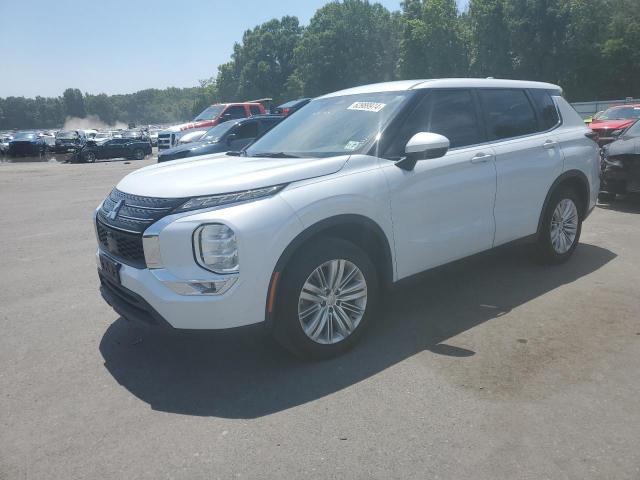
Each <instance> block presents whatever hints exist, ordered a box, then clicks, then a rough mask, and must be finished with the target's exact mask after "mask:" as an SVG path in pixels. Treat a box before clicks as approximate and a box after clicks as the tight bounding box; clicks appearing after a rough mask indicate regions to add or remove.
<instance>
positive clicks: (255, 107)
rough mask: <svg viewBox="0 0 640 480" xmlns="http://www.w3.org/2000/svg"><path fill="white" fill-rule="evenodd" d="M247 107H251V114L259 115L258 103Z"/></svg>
mask: <svg viewBox="0 0 640 480" xmlns="http://www.w3.org/2000/svg"><path fill="white" fill-rule="evenodd" d="M249 108H250V109H251V115H260V114H261V113H262V112H261V111H260V107H259V106H258V105H251V106H250V107H249Z"/></svg>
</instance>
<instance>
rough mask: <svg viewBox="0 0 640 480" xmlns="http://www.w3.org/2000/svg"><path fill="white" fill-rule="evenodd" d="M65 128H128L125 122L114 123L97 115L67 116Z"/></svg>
mask: <svg viewBox="0 0 640 480" xmlns="http://www.w3.org/2000/svg"><path fill="white" fill-rule="evenodd" d="M62 129H63V130H91V129H93V130H118V129H125V130H126V129H127V124H126V123H124V122H116V123H114V124H113V125H109V124H108V123H105V122H103V121H102V120H100V117H98V116H97V115H87V116H86V117H85V118H78V117H67V118H66V120H65V121H64V126H63V127H62Z"/></svg>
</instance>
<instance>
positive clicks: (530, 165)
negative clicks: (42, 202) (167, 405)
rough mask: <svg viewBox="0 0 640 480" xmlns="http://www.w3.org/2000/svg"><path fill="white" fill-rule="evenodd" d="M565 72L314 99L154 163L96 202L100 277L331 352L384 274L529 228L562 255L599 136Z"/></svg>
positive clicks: (208, 320)
mask: <svg viewBox="0 0 640 480" xmlns="http://www.w3.org/2000/svg"><path fill="white" fill-rule="evenodd" d="M589 134H590V130H589V129H588V128H587V127H586V126H585V125H584V123H583V122H582V119H581V118H580V116H579V115H578V114H577V113H576V112H575V111H574V110H573V108H572V107H571V106H570V105H569V104H568V103H567V102H566V101H565V100H564V99H563V98H562V96H561V90H560V88H559V87H557V86H555V85H550V84H545V83H536V82H522V81H510V80H493V79H487V80H484V79H448V80H413V81H400V82H390V83H382V84H377V85H367V86H363V87H358V88H352V89H348V90H344V91H341V92H337V93H332V94H329V95H325V96H323V97H320V98H317V99H315V100H313V101H311V102H310V103H309V104H308V105H306V106H305V107H304V108H302V109H301V110H300V111H298V112H296V113H295V115H292V116H291V117H289V118H287V119H286V120H284V121H283V122H282V123H280V124H279V125H277V126H276V127H275V128H273V129H272V130H270V131H269V132H268V133H267V134H266V135H264V136H263V137H262V138H259V139H258V140H257V141H255V142H254V143H253V144H252V145H250V146H249V147H248V148H246V149H245V150H244V151H242V152H235V153H233V152H230V153H229V154H227V155H224V154H216V155H209V156H203V157H198V158H195V159H185V160H179V161H175V162H170V163H163V164H158V165H153V166H149V167H146V168H143V169H141V170H138V171H136V172H133V173H131V174H129V175H128V176H126V177H125V178H124V179H123V180H122V181H121V182H120V183H119V184H118V185H117V187H116V188H115V189H114V190H113V191H112V192H111V194H110V195H109V196H108V197H107V198H106V199H105V200H104V202H103V203H102V204H101V205H100V207H99V208H98V209H97V210H96V213H95V227H96V233H97V236H98V240H99V248H98V252H97V259H98V266H99V274H100V279H101V284H102V285H101V291H102V295H103V296H104V298H105V299H106V301H107V302H108V303H109V304H111V305H112V306H113V308H114V309H115V310H116V311H117V312H118V313H119V314H121V315H122V316H123V317H125V318H128V319H132V320H139V321H142V322H146V323H150V324H155V325H164V326H169V327H173V328H179V329H223V328H229V327H238V326H242V325H249V324H253V323H257V322H266V325H267V326H268V328H269V329H270V331H272V332H273V334H274V335H275V337H276V338H277V339H278V340H279V341H280V342H281V343H282V344H283V345H285V346H286V347H288V348H289V349H291V350H292V351H294V352H295V353H297V354H299V355H301V356H306V357H312V358H323V357H328V356H332V355H336V354H338V353H340V352H342V351H344V350H345V349H346V348H348V347H349V346H351V345H352V344H353V343H354V342H355V341H356V340H357V339H358V338H359V337H360V336H361V335H362V333H363V331H364V330H365V328H366V326H367V324H368V323H369V321H370V318H371V317H372V315H373V313H374V311H375V305H376V301H377V300H378V298H379V295H380V290H381V289H382V288H384V287H386V286H389V285H390V284H392V283H394V282H397V281H399V280H401V279H404V278H406V277H409V276H411V275H414V274H417V273H419V272H422V271H424V270H427V269H430V268H433V267H436V266H438V265H442V264H444V263H447V262H451V261H453V260H457V259H460V258H463V257H466V256H469V255H472V254H475V253H477V252H481V251H483V250H487V249H490V248H493V247H496V246H498V245H502V244H505V243H507V242H511V241H513V240H517V239H521V238H524V237H531V238H532V239H534V240H535V241H536V242H537V245H538V250H539V252H540V255H541V257H542V258H543V259H544V260H545V261H546V262H548V263H560V262H563V261H565V260H567V259H568V258H569V257H570V256H571V254H572V253H573V250H574V249H575V248H576V245H577V243H578V240H579V238H580V229H581V225H582V221H583V220H584V219H585V218H586V217H587V215H588V214H589V213H590V212H591V210H592V209H593V208H594V206H595V202H596V196H597V193H598V187H599V177H598V163H599V157H598V147H597V145H596V144H595V143H594V142H593V141H592V140H591V139H590V138H588V137H589Z"/></svg>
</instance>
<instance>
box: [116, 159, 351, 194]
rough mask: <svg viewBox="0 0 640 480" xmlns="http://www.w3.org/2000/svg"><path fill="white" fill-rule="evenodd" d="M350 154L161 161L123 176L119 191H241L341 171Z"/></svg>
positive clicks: (169, 192)
mask: <svg viewBox="0 0 640 480" xmlns="http://www.w3.org/2000/svg"><path fill="white" fill-rule="evenodd" d="M348 159H349V156H348V155H341V156H338V157H330V158H260V157H231V156H228V155H225V154H222V153H220V154H214V155H206V156H203V157H201V158H197V159H189V158H187V159H184V160H182V159H181V160H175V161H173V162H166V163H158V164H156V165H151V166H149V167H145V168H142V169H140V170H136V171H135V172H133V173H130V174H129V175H127V176H126V177H124V178H123V179H122V180H121V181H120V183H119V184H118V186H117V188H118V190H120V191H122V192H125V193H130V194H133V195H140V196H143V197H160V198H183V197H197V196H202V195H215V194H219V193H230V192H239V191H243V190H250V189H252V188H261V187H268V186H271V185H279V184H281V183H289V182H295V181H298V180H305V179H307V178H314V177H321V176H323V175H330V174H332V173H335V172H337V171H339V170H340V169H341V168H342V167H343V166H344V165H345V163H346V162H347V160H348Z"/></svg>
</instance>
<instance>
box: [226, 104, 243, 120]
mask: <svg viewBox="0 0 640 480" xmlns="http://www.w3.org/2000/svg"><path fill="white" fill-rule="evenodd" d="M224 113H225V114H227V113H228V114H229V115H230V118H244V117H246V116H247V114H246V113H245V111H244V106H243V105H232V106H230V107H229V108H227V109H226V110H225V112H224Z"/></svg>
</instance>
